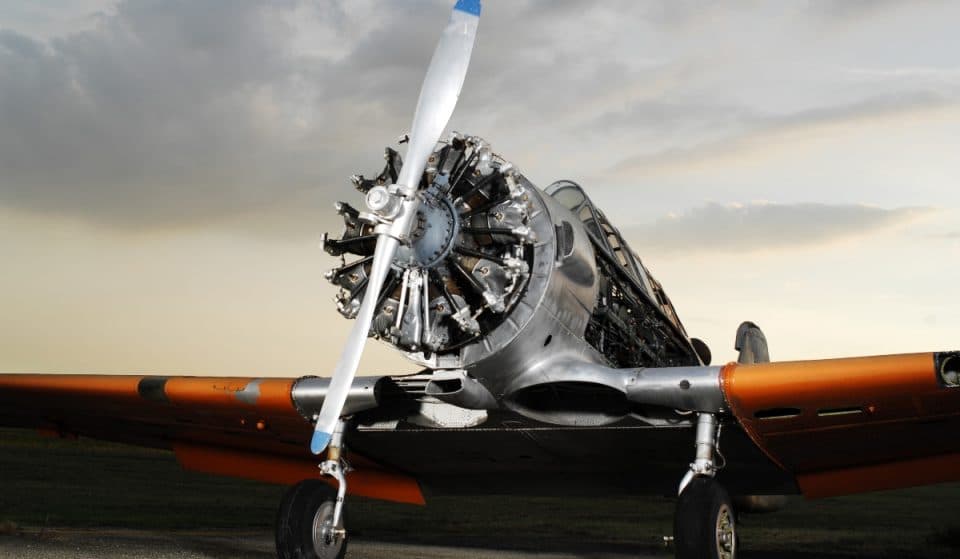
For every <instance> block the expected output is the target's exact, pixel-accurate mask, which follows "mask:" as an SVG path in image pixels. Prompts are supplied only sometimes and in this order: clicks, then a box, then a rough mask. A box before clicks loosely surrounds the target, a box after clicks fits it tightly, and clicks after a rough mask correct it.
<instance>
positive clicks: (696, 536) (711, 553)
mask: <svg viewBox="0 0 960 559" xmlns="http://www.w3.org/2000/svg"><path fill="white" fill-rule="evenodd" d="M736 528H737V527H736V523H735V518H734V514H733V504H732V503H731V501H730V496H729V495H727V491H726V490H725V489H724V488H723V486H722V485H720V484H719V483H717V481H716V480H715V479H713V478H709V477H703V476H698V477H695V478H693V480H692V481H691V482H690V483H689V485H687V487H686V488H685V489H684V490H683V493H682V494H681V495H680V499H679V500H678V501H677V512H676V515H675V516H674V519H673V544H674V547H675V548H676V552H677V553H676V557H677V559H703V558H707V559H736V556H737V531H736Z"/></svg>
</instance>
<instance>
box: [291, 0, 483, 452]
mask: <svg viewBox="0 0 960 559" xmlns="http://www.w3.org/2000/svg"><path fill="white" fill-rule="evenodd" d="M479 23H480V0H457V4H456V5H455V6H454V7H453V12H452V13H451V14H450V20H449V21H448V22H447V26H446V27H445V28H444V30H443V35H441V36H440V42H439V43H438V44H437V49H436V50H435V51H434V53H433V58H432V59H431V60H430V67H429V68H427V75H426V77H424V79H423V85H422V86H421V88H420V98H419V100H418V101H417V109H416V111H415V112H414V114H413V124H412V125H411V126H410V139H409V143H408V147H407V154H406V161H405V162H404V164H403V167H402V168H401V169H400V174H399V176H398V177H397V184H395V185H391V186H390V187H389V188H385V187H382V186H378V187H374V188H372V189H371V190H370V191H369V192H368V193H367V200H366V201H367V206H368V207H369V208H370V210H372V212H373V214H374V215H375V216H376V217H377V220H378V224H377V226H376V227H375V228H374V231H375V232H376V233H377V246H376V249H375V250H374V253H373V263H372V265H371V269H370V274H369V275H368V278H369V279H368V281H367V287H366V291H365V293H364V296H363V302H362V303H361V304H360V310H359V311H358V313H357V318H356V322H355V323H354V325H353V328H352V329H351V330H350V336H349V337H348V338H347V342H346V344H344V346H343V353H342V354H341V355H340V360H339V361H338V362H337V366H336V368H335V369H334V370H333V378H332V379H331V381H330V387H329V389H328V391H327V395H326V397H325V398H324V399H323V407H322V408H321V409H320V415H319V416H318V417H317V424H316V427H315V428H314V431H313V438H312V439H311V440H310V450H311V452H313V453H314V454H320V453H321V452H323V451H324V450H325V449H326V448H327V445H328V444H329V443H330V439H331V437H332V436H333V432H334V429H335V428H336V426H337V422H338V421H339V420H340V416H341V415H342V414H343V407H344V404H345V403H346V401H347V394H348V393H349V392H350V386H351V385H352V384H353V377H354V375H355V374H356V372H357V367H358V366H359V364H360V356H361V355H362V354H363V347H364V345H365V344H366V341H367V337H368V335H369V332H370V322H371V321H372V320H373V313H374V311H375V310H376V306H377V299H378V296H379V294H380V290H381V288H382V287H383V282H384V280H385V279H386V276H387V273H388V272H389V271H390V265H391V262H392V261H393V257H394V254H395V253H396V251H397V247H398V246H399V244H400V239H402V238H404V237H406V236H407V234H408V233H409V232H410V226H411V224H412V223H413V220H414V218H415V217H416V214H417V206H418V205H419V200H418V198H417V186H418V185H419V184H420V177H421V176H422V175H423V170H424V168H425V167H426V164H427V159H428V158H429V157H430V154H431V153H433V150H434V148H435V147H436V145H437V141H439V140H440V134H442V133H443V129H444V128H446V126H447V123H448V122H449V121H450V116H451V115H452V114H453V109H454V107H455V106H456V105H457V98H458V97H459V96H460V90H461V88H462V87H463V80H464V78H465V77H466V75H467V67H468V66H469V64H470V54H471V52H472V51H473V44H474V39H475V38H476V36H477V25H478V24H479Z"/></svg>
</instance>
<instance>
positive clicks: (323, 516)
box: [313, 502, 343, 559]
mask: <svg viewBox="0 0 960 559" xmlns="http://www.w3.org/2000/svg"><path fill="white" fill-rule="evenodd" d="M333 510H334V506H333V503H331V502H326V503H323V504H322V505H320V508H318V509H317V514H316V515H314V517H313V550H314V552H315V553H316V554H317V557H319V558H320V559H334V558H336V557H337V554H339V553H340V548H341V547H342V546H343V538H342V535H341V533H342V530H341V529H339V528H337V527H336V526H334V525H333Z"/></svg>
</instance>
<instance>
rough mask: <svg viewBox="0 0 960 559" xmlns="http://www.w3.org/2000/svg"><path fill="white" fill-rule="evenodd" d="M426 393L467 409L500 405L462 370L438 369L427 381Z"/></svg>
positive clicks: (487, 408) (489, 407) (495, 407)
mask: <svg viewBox="0 0 960 559" xmlns="http://www.w3.org/2000/svg"><path fill="white" fill-rule="evenodd" d="M426 394H427V395H428V396H433V397H434V398H436V399H438V400H440V401H441V402H445V403H447V404H453V405H454V406H457V407H461V408H464V409H468V410H493V409H497V408H499V407H500V404H499V403H498V402H497V399H496V398H494V397H493V394H491V393H490V391H489V390H487V388H486V387H485V386H483V385H482V384H480V382H479V381H477V379H475V378H473V377H471V376H469V375H468V374H467V372H466V371H464V370H456V371H438V372H436V373H434V375H433V377H432V378H431V379H430V381H429V382H428V383H427V387H426Z"/></svg>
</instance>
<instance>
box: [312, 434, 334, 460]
mask: <svg viewBox="0 0 960 559" xmlns="http://www.w3.org/2000/svg"><path fill="white" fill-rule="evenodd" d="M328 444H330V434H329V433H324V432H323V431H314V432H313V438H312V439H310V452H312V453H314V454H320V453H321V452H323V451H324V450H326V448H327V445H328Z"/></svg>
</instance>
